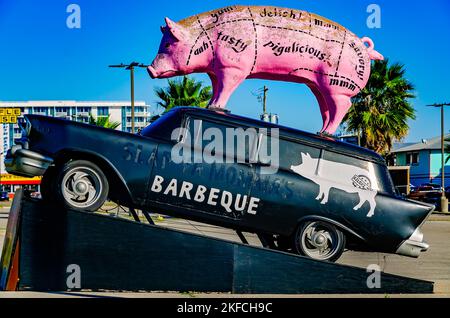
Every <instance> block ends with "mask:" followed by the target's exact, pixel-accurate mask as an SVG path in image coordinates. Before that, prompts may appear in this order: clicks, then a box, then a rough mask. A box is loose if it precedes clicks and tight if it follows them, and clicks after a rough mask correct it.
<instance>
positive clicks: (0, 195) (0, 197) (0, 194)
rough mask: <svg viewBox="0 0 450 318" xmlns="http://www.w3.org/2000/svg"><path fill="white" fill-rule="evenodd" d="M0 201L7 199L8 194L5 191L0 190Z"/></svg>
mask: <svg viewBox="0 0 450 318" xmlns="http://www.w3.org/2000/svg"><path fill="white" fill-rule="evenodd" d="M0 201H9V194H8V192H7V191H0Z"/></svg>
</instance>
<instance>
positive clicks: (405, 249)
mask: <svg viewBox="0 0 450 318" xmlns="http://www.w3.org/2000/svg"><path fill="white" fill-rule="evenodd" d="M429 247H430V246H429V245H428V244H427V243H425V242H424V240H423V233H422V232H421V231H420V230H419V228H417V229H416V230H415V231H414V233H413V234H412V235H411V236H410V237H409V238H408V239H407V240H406V241H404V242H403V243H402V244H401V245H400V247H399V248H398V249H397V251H396V254H400V255H404V256H410V257H419V255H420V253H421V252H425V251H426V250H428V248H429Z"/></svg>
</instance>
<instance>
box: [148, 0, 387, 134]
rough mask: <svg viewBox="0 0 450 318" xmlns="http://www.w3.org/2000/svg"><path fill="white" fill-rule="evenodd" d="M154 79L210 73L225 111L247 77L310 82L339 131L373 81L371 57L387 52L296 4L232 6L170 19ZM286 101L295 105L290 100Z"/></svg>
mask: <svg viewBox="0 0 450 318" xmlns="http://www.w3.org/2000/svg"><path fill="white" fill-rule="evenodd" d="M161 31H162V33H163V38H162V40H161V44H160V48H159V51H158V54H157V56H156V58H155V60H154V61H153V63H152V64H151V66H149V67H148V72H149V74H150V76H151V77H152V78H168V77H172V76H178V75H185V74H191V73H207V74H208V75H209V77H210V79H211V82H212V86H213V98H212V100H211V103H210V106H214V107H219V108H225V106H226V104H227V102H228V99H229V98H230V96H231V94H232V93H233V92H234V90H235V89H236V88H237V87H238V86H239V84H241V83H242V82H243V81H244V80H245V79H251V78H260V79H269V80H279V81H288V82H297V83H304V84H306V85H308V87H309V88H310V89H311V90H312V92H313V93H314V95H315V96H316V98H317V100H318V102H319V106H320V112H321V114H322V119H323V127H322V130H321V131H322V132H327V133H330V134H333V133H334V132H335V131H336V129H337V128H338V126H339V124H340V123H341V121H342V119H343V117H344V116H345V114H346V113H347V111H348V109H349V108H350V106H351V101H350V98H351V97H352V96H355V95H356V94H358V92H359V91H360V90H361V89H362V88H364V86H365V85H366V84H367V80H368V78H369V75H370V60H380V59H383V56H382V55H381V54H380V53H378V52H377V51H375V50H374V44H373V42H372V40H370V39H369V38H367V37H363V38H359V37H358V36H356V35H355V34H353V33H352V32H350V31H349V30H347V29H345V28H344V27H342V26H341V25H339V24H337V23H335V22H333V21H330V20H328V19H325V18H323V17H321V16H318V15H315V14H312V13H309V12H306V11H300V10H296V9H285V8H278V7H270V6H230V7H226V8H222V9H218V10H214V11H210V12H206V13H202V14H199V15H196V16H192V17H189V18H187V19H184V20H182V21H180V22H178V23H175V22H173V21H171V20H170V19H168V18H166V26H165V27H162V28H161ZM286 103H292V102H290V101H286Z"/></svg>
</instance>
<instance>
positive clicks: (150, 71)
mask: <svg viewBox="0 0 450 318" xmlns="http://www.w3.org/2000/svg"><path fill="white" fill-rule="evenodd" d="M147 72H148V74H149V75H150V77H151V78H157V77H158V73H157V72H156V70H155V68H154V67H153V66H151V65H149V66H148V67H147Z"/></svg>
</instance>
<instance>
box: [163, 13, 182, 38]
mask: <svg viewBox="0 0 450 318" xmlns="http://www.w3.org/2000/svg"><path fill="white" fill-rule="evenodd" d="M166 24H167V29H168V30H169V31H170V33H171V34H172V36H173V37H174V38H175V39H177V40H178V41H181V40H183V39H184V38H186V36H187V32H186V31H185V30H184V28H183V27H182V26H181V25H179V24H177V23H176V22H173V21H172V20H170V19H169V18H166Z"/></svg>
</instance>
